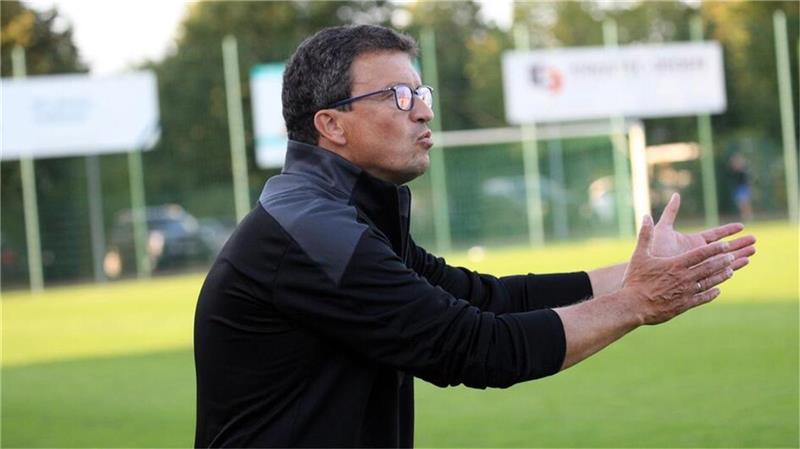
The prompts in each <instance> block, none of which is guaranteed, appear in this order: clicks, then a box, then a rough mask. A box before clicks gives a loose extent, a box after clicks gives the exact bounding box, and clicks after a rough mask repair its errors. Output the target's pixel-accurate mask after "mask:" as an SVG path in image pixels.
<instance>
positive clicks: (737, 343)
mask: <svg viewBox="0 0 800 449" xmlns="http://www.w3.org/2000/svg"><path fill="white" fill-rule="evenodd" d="M750 232H752V233H754V234H756V236H757V237H758V238H759V243H758V245H757V246H758V254H757V255H756V256H755V257H754V258H753V260H752V263H751V265H750V266H749V267H748V268H746V269H745V270H743V271H741V272H739V273H737V275H736V276H734V279H733V280H731V281H730V282H729V283H728V284H726V285H725V286H723V294H722V295H721V296H720V298H718V299H717V300H716V301H715V302H714V303H712V304H710V305H707V306H705V307H702V308H700V309H697V310H694V311H691V312H690V313H688V314H686V315H684V316H681V317H678V318H677V319H675V320H673V321H672V322H670V323H667V324H666V325H662V326H657V327H648V328H642V329H638V330H636V331H635V332H633V333H632V334H631V335H629V336H627V337H625V338H624V339H623V340H621V341H620V342H618V343H616V344H614V345H613V346H612V347H610V348H609V349H607V350H605V351H603V352H601V353H600V354H598V355H596V356H594V357H593V358H591V359H589V360H587V361H586V362H583V363H581V364H579V365H577V366H575V367H573V368H571V369H570V370H568V371H566V372H564V373H561V374H559V375H557V376H554V377H550V378H547V379H543V380H540V381H535V382H528V383H525V384H521V385H517V386H514V387H512V388H509V389H506V390H485V391H481V390H470V389H467V388H460V387H459V388H448V389H439V388H436V387H433V386H430V385H428V384H426V383H424V382H422V381H419V380H418V381H417V383H416V388H417V418H416V428H417V430H416V445H417V446H420V447H467V446H471V447H521V446H524V447H532V446H536V447H543V446H544V447H798V445H799V442H798V438H799V436H798V426H799V425H798V421H799V420H800V417H798V408H800V404H799V403H798V401H799V400H800V399H799V397H800V393H799V392H798V382H800V381H799V380H798V351H799V350H800V346H799V343H798V340H799V336H798V312H799V311H798V303H799V301H798V235H797V234H798V230H797V228H792V227H790V226H788V225H786V224H762V225H757V226H752V227H751V229H750ZM632 248H633V241H625V242H623V241H615V240H598V241H585V242H580V243H572V244H563V245H558V246H550V247H548V248H547V249H544V250H537V251H531V250H527V249H505V250H488V252H487V254H486V257H485V259H484V260H482V261H480V262H472V261H469V260H467V258H466V257H464V256H463V255H454V256H453V257H451V258H450V259H449V260H450V262H451V263H456V264H462V265H468V266H470V267H472V268H475V269H478V270H481V271H486V272H492V273H495V274H508V273H518V272H528V271H531V272H547V271H559V270H571V269H589V268H594V267H597V266H601V265H605V264H609V263H613V262H618V261H621V260H624V259H626V258H627V256H628V255H629V253H630V251H631V250H632ZM202 279H203V277H202V276H185V277H175V278H169V279H166V278H165V279H156V280H152V281H149V282H136V281H130V282H118V283H112V284H109V285H105V286H95V285H91V286H82V287H69V288H53V289H49V290H47V291H46V292H45V293H44V294H41V295H36V296H31V295H29V294H27V293H22V292H20V293H11V294H6V295H4V296H3V301H2V314H3V316H2V324H3V330H2V333H3V342H2V358H3V360H2V385H1V386H2V392H1V393H2V434H1V435H0V446H2V447H187V446H190V445H192V443H193V432H194V394H195V393H194V365H193V360H192V352H191V338H192V336H191V333H192V319H193V313H194V304H195V300H196V297H197V292H198V290H199V288H200V284H201V282H202ZM331 425H336V423H331Z"/></svg>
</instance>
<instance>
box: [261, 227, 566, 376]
mask: <svg viewBox="0 0 800 449" xmlns="http://www.w3.org/2000/svg"><path fill="white" fill-rule="evenodd" d="M298 252H299V251H287V253H286V255H285V256H284V258H285V259H288V260H284V261H282V262H281V264H282V266H284V268H281V269H280V270H279V271H278V275H277V277H276V278H275V287H276V292H277V293H276V294H275V297H274V299H273V301H274V304H275V306H276V307H277V308H278V309H279V310H280V311H281V312H282V313H284V314H286V315H287V316H288V317H289V318H291V319H292V320H293V321H294V322H296V323H297V324H298V325H301V326H303V327H305V328H307V329H309V330H311V331H312V332H315V333H317V334H318V335H319V336H320V337H321V338H325V339H328V340H330V341H336V342H337V344H338V345H342V346H344V347H345V348H347V349H349V350H351V351H352V352H354V353H355V354H356V355H358V356H362V357H365V358H367V359H370V360H372V361H374V362H376V363H379V364H384V365H388V366H391V367H393V368H395V369H398V370H400V371H404V372H407V373H409V374H411V375H414V376H416V377H419V378H421V379H424V380H426V381H429V382H432V383H434V384H436V385H439V386H446V385H458V384H464V385H466V386H469V387H476V388H486V387H508V386H510V385H513V384H515V383H517V382H521V381H525V380H529V379H535V378H540V377H544V376H548V375H551V374H554V373H556V372H558V371H559V369H560V368H561V365H562V364H563V360H564V355H565V351H566V343H565V337H564V328H563V325H562V323H561V320H560V318H559V317H558V315H557V314H556V313H555V312H553V311H552V310H538V311H531V312H521V313H513V314H504V315H497V314H495V313H492V312H486V311H481V310H480V309H479V308H477V307H475V306H473V305H471V304H470V303H468V302H467V301H464V300H462V299H457V298H456V297H454V296H453V295H452V294H450V293H448V292H447V291H446V290H444V289H442V288H440V287H436V286H433V285H431V284H430V283H429V282H428V281H426V280H425V279H423V278H422V277H420V276H419V275H417V273H415V272H414V271H413V270H411V269H409V268H408V267H407V266H406V265H405V264H404V263H403V261H402V260H401V259H400V258H399V257H398V256H397V255H396V254H395V253H394V251H392V249H391V247H390V245H389V243H388V241H386V239H385V237H384V236H382V235H379V234H376V233H375V232H374V231H372V230H367V231H366V232H364V234H363V235H362V236H361V238H360V240H359V241H358V243H357V245H356V248H355V250H354V252H353V254H352V256H351V257H350V258H349V262H348V263H347V267H346V269H345V271H344V272H343V274H342V276H341V278H340V279H339V280H338V281H337V280H335V279H330V278H325V277H324V276H321V275H320V274H319V273H318V272H316V271H315V270H316V269H317V267H315V266H314V264H312V263H309V262H307V261H306V262H303V260H308V259H303V258H300V259H298V260H292V258H293V257H294V256H293V254H294V253H298ZM312 279H315V280H316V281H311V280H312Z"/></svg>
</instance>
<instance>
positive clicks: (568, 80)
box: [503, 42, 726, 124]
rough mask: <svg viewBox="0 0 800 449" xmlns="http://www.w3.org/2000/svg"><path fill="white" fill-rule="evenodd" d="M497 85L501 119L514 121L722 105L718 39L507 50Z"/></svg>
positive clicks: (667, 112) (686, 111)
mask: <svg viewBox="0 0 800 449" xmlns="http://www.w3.org/2000/svg"><path fill="white" fill-rule="evenodd" d="M503 89H504V93H505V105H506V119H507V120H508V121H509V122H510V123H515V124H524V123H531V122H556V121H571V120H585V119H596V118H602V117H611V116H624V117H632V118H649V117H668V116H680V115H695V114H700V113H719V112H722V111H724V110H725V107H726V100H725V79H724V74H723V64H722V49H721V48H720V45H719V44H718V43H717V42H691V43H671V44H648V45H631V46H623V47H618V48H606V47H579V48H565V49H556V50H537V51H510V52H506V53H505V54H504V55H503Z"/></svg>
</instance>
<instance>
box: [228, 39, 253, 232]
mask: <svg viewBox="0 0 800 449" xmlns="http://www.w3.org/2000/svg"><path fill="white" fill-rule="evenodd" d="M222 63H223V67H224V70H225V96H226V99H227V106H228V135H229V136H230V144H231V169H232V171H233V199H234V206H235V210H236V221H241V220H242V219H243V218H244V216H245V215H247V213H248V212H249V211H250V191H249V188H248V180H247V153H246V150H245V143H244V113H243V112H242V89H241V86H240V84H239V54H238V46H237V43H236V37H235V36H232V35H227V36H225V37H224V38H223V39H222Z"/></svg>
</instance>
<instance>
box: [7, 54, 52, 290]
mask: <svg viewBox="0 0 800 449" xmlns="http://www.w3.org/2000/svg"><path fill="white" fill-rule="evenodd" d="M25 65H26V63H25V49H23V48H22V47H19V46H15V47H14V49H13V50H12V51H11V66H12V67H11V69H12V73H13V75H14V78H19V79H21V78H25V72H26V68H25ZM26 153H27V152H23V154H21V155H20V158H19V165H20V172H21V173H20V175H21V177H22V207H23V213H24V215H25V240H26V245H27V251H28V254H27V256H28V276H29V281H30V288H31V291H32V292H40V291H42V290H43V289H44V270H43V269H42V246H41V245H42V243H41V242H42V241H41V236H40V234H39V204H38V201H37V198H36V170H35V167H34V163H33V155H31V154H30V153H27V154H26Z"/></svg>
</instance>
